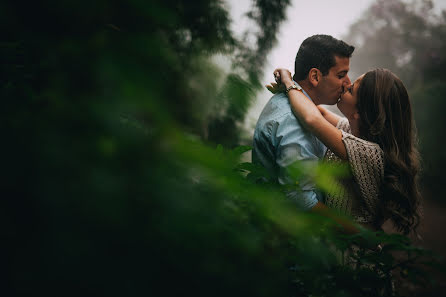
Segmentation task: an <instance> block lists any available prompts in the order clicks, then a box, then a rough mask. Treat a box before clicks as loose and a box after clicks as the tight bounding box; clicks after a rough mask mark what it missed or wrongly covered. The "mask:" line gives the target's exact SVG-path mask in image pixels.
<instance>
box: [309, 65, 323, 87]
mask: <svg viewBox="0 0 446 297" xmlns="http://www.w3.org/2000/svg"><path fill="white" fill-rule="evenodd" d="M308 79H309V81H310V83H311V85H312V86H313V87H316V86H317V85H318V84H319V80H320V79H321V72H320V71H319V69H317V68H311V69H310V72H309V73H308Z"/></svg>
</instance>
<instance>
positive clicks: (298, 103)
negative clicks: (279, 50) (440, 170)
mask: <svg viewBox="0 0 446 297" xmlns="http://www.w3.org/2000/svg"><path fill="white" fill-rule="evenodd" d="M274 72H275V73H277V72H278V73H279V74H280V80H281V82H282V84H284V85H285V87H286V89H287V90H289V91H288V93H287V95H288V100H289V101H290V105H291V109H292V111H293V113H294V115H295V116H296V117H297V118H298V119H299V120H300V122H301V123H302V124H303V125H304V126H305V127H306V128H307V129H308V130H309V131H310V132H311V133H313V134H314V135H315V136H316V137H317V138H319V139H320V140H321V141H322V142H323V143H324V144H325V146H326V147H328V148H329V149H330V150H331V151H332V152H333V153H335V154H336V155H337V156H338V157H339V158H341V159H343V160H347V151H346V149H345V145H344V143H343V142H342V132H341V130H339V129H337V128H336V126H335V124H334V123H335V122H336V124H337V122H338V121H339V117H337V116H336V115H334V114H331V113H330V114H328V112H329V111H327V110H325V109H323V108H322V111H323V112H327V116H328V120H327V119H326V118H325V117H324V116H323V115H322V113H321V111H320V110H319V108H318V107H317V106H316V105H315V104H314V103H313V101H311V100H310V99H309V98H308V97H307V96H305V94H304V93H303V92H302V91H301V90H297V89H293V88H291V89H289V88H290V87H291V86H293V85H294V81H293V79H292V78H291V73H290V72H289V71H288V70H286V69H276V70H275V71H274Z"/></svg>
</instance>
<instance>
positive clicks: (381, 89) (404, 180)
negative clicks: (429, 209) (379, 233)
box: [274, 69, 420, 234]
mask: <svg viewBox="0 0 446 297" xmlns="http://www.w3.org/2000/svg"><path fill="white" fill-rule="evenodd" d="M274 73H275V75H276V77H277V76H280V78H279V80H280V82H281V83H282V84H283V85H284V86H285V87H286V88H287V90H289V92H288V99H289V101H290V104H291V107H292V110H293V112H294V114H295V115H296V116H297V117H298V119H299V120H300V121H301V122H302V123H303V124H304V125H305V126H306V127H307V128H308V129H309V130H310V131H311V132H312V133H313V134H315V135H316V136H317V137H318V138H319V139H320V140H321V141H322V142H323V143H324V144H325V145H326V146H327V148H328V150H327V153H326V155H325V159H326V160H329V161H332V162H336V161H338V162H342V160H345V161H348V163H349V165H350V168H351V171H352V175H353V180H350V181H348V180H347V181H340V182H339V184H337V185H334V186H333V190H332V191H330V193H328V195H327V199H326V204H327V206H329V207H331V208H335V209H338V210H339V211H341V212H343V213H345V214H348V215H351V216H352V217H353V218H354V220H355V221H357V222H359V223H362V224H364V225H367V226H369V227H371V228H372V229H375V230H378V229H380V228H381V225H382V224H383V223H384V222H385V221H386V220H387V219H391V221H392V222H393V224H394V226H395V227H396V229H397V230H398V231H401V232H403V233H404V234H408V233H410V232H411V231H414V230H415V228H416V227H417V225H418V224H419V220H420V217H419V214H418V207H419V205H420V193H419V190H418V186H417V176H418V171H419V159H418V152H417V149H416V147H415V135H414V124H413V120H412V111H411V105H410V101H409V96H408V94H407V91H406V88H405V87H404V85H403V83H402V82H401V80H400V79H399V78H398V77H397V76H396V75H394V74H393V73H392V72H390V71H389V70H386V69H376V70H372V71H369V72H367V73H365V74H363V75H362V76H360V77H359V78H358V79H357V80H356V81H355V82H354V83H353V85H352V86H351V87H350V88H348V89H347V90H346V91H345V92H344V93H343V94H342V95H341V98H340V100H339V102H338V104H337V106H338V108H339V110H340V111H341V112H342V113H343V114H344V116H345V117H346V118H341V117H339V116H337V115H335V114H333V113H331V112H329V111H328V110H326V109H324V108H322V107H317V106H316V105H315V104H314V103H313V102H312V101H311V100H308V98H307V97H306V96H305V95H304V94H303V93H302V92H301V91H300V90H297V89H292V88H290V89H289V87H290V86H292V85H294V84H295V83H294V82H293V80H292V78H291V73H290V72H289V71H288V70H286V69H277V70H275V72H274ZM279 80H278V82H279ZM274 87H277V86H274Z"/></svg>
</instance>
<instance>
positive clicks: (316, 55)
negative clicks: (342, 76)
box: [293, 35, 355, 81]
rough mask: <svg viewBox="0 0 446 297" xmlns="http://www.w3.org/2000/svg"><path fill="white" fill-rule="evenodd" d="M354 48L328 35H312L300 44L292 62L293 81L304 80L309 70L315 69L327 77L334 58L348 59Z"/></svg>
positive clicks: (333, 63) (334, 62)
mask: <svg viewBox="0 0 446 297" xmlns="http://www.w3.org/2000/svg"><path fill="white" fill-rule="evenodd" d="M354 50H355V47H354V46H351V45H349V44H347V43H345V42H344V41H342V40H339V39H336V38H334V37H332V36H330V35H313V36H311V37H308V38H307V39H305V40H304V42H302V44H301V46H300V48H299V51H298V52H297V55H296V60H295V61H294V76H293V79H294V80H295V81H299V80H304V79H305V78H306V77H307V75H308V73H309V72H310V69H311V68H317V69H319V70H320V71H321V72H322V75H327V74H328V71H329V70H330V68H331V67H333V66H335V65H336V60H335V56H339V57H346V58H350V57H351V56H352V53H353V51H354Z"/></svg>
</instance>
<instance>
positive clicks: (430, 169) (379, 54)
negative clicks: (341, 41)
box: [345, 0, 446, 202]
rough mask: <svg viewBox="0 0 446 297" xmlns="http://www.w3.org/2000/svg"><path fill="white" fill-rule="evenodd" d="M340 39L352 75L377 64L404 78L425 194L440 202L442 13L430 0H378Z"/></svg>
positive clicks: (445, 33) (445, 30)
mask: <svg viewBox="0 0 446 297" xmlns="http://www.w3.org/2000/svg"><path fill="white" fill-rule="evenodd" d="M345 39H346V40H347V41H349V42H351V43H352V44H354V45H355V46H357V49H356V50H355V54H354V56H353V58H352V63H351V64H352V77H357V76H358V75H360V74H361V73H364V72H366V71H368V70H370V69H374V68H379V67H382V68H388V69H390V70H392V71H393V72H394V73H396V74H397V75H398V76H399V77H400V78H401V79H402V80H403V82H404V83H405V85H406V87H407V88H408V90H409V95H410V96H411V100H412V102H413V106H414V108H413V109H414V115H415V120H416V124H417V128H418V137H419V140H420V151H421V154H422V159H423V174H422V175H423V178H422V179H423V184H424V187H423V188H424V190H425V194H426V196H427V197H430V198H434V199H436V200H438V201H441V202H445V200H444V199H443V198H444V196H445V194H446V192H445V190H444V187H443V186H442V185H443V184H444V183H445V182H446V179H445V177H444V176H445V175H444V167H445V166H446V155H445V154H444V153H442V147H443V146H444V144H445V142H444V140H443V138H442V134H443V129H444V127H446V121H445V117H444V116H443V111H444V110H445V108H446V105H445V101H444V98H445V96H446V93H445V90H446V88H445V84H444V81H445V77H446V12H444V11H443V13H442V14H441V15H437V14H435V13H434V10H433V4H432V2H431V1H411V2H407V1H402V0H390V1H383V0H379V1H377V2H376V3H374V4H373V5H372V6H371V7H370V8H369V9H368V10H367V11H366V13H365V14H364V15H363V16H361V18H360V19H359V20H358V21H357V22H356V23H355V24H353V25H352V26H351V27H350V30H349V32H348V34H347V35H346V37H345Z"/></svg>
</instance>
